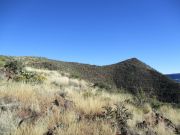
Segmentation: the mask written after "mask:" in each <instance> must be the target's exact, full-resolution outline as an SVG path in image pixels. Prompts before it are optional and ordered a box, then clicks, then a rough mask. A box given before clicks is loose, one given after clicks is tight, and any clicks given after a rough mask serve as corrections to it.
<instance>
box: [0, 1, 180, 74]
mask: <svg viewBox="0 0 180 135" xmlns="http://www.w3.org/2000/svg"><path fill="white" fill-rule="evenodd" d="M0 54H1V55H15V56H44V57H48V58H51V59H58V60H63V61H75V62H82V63H89V64H97V65H107V64H112V63H116V62H119V61H122V60H125V59H128V58H131V57H137V58H139V59H140V60H142V61H144V62H145V63H147V64H149V65H150V66H152V67H154V68H156V69H157V70H159V71H160V72H162V73H176V72H180V0H0Z"/></svg>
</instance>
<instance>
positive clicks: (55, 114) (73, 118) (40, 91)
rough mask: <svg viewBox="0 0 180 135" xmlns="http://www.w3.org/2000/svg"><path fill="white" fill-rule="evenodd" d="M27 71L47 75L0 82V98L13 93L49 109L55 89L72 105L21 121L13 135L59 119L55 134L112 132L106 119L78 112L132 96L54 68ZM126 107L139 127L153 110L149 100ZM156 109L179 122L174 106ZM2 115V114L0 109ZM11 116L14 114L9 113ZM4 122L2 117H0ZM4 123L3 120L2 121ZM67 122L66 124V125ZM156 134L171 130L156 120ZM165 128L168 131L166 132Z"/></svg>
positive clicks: (34, 134) (28, 104)
mask: <svg viewBox="0 0 180 135" xmlns="http://www.w3.org/2000/svg"><path fill="white" fill-rule="evenodd" d="M26 70H28V71H32V72H37V73H41V74H43V75H45V76H46V78H47V80H45V82H44V83H43V84H38V85H32V84H26V83H21V82H19V83H18V82H4V81H1V85H0V98H2V97H12V98H15V99H17V100H18V101H20V102H21V103H23V107H25V108H30V109H31V110H33V111H35V112H39V113H44V112H45V111H48V108H50V107H51V106H52V102H53V101H54V99H55V98H56V94H57V93H58V92H65V93H67V96H66V99H67V100H70V101H72V102H73V103H74V104H75V108H73V109H71V110H67V111H65V112H64V113H62V112H61V110H60V109H59V108H58V107H55V106H54V107H53V110H52V111H51V112H48V113H47V115H43V117H41V118H39V119H38V120H37V121H36V123H35V124H23V125H22V126H21V127H20V128H17V129H16V130H15V131H13V134H15V135H24V134H26V135H42V134H44V133H45V132H46V131H47V130H48V129H49V128H53V126H55V125H57V123H62V124H64V125H65V127H64V128H58V129H57V130H56V133H57V134H60V135H115V129H114V128H112V126H111V125H110V124H109V123H107V122H105V121H88V120H84V119H83V120H81V121H77V117H78V116H77V113H83V114H95V113H100V112H102V111H103V107H104V106H113V105H114V104H116V103H119V102H124V101H125V100H128V99H129V100H132V99H133V96H132V95H130V94H123V93H118V94H113V93H108V92H105V91H102V92H100V91H98V89H97V88H92V87H90V85H89V84H88V83H87V82H86V81H84V80H78V79H72V78H69V76H68V74H65V75H64V74H63V75H62V74H61V73H59V72H57V71H48V70H41V69H33V68H30V67H28V68H26ZM52 82H56V83H57V84H59V85H60V86H61V87H59V86H55V85H53V84H52ZM125 106H126V108H127V109H128V110H129V112H131V113H132V114H133V118H132V120H128V125H129V126H130V127H131V128H132V129H134V130H136V131H137V132H139V133H141V132H142V131H138V130H137V128H136V124H137V122H142V121H143V120H145V119H146V118H147V117H148V115H149V114H150V113H151V112H152V108H151V106H150V105H149V104H145V105H144V107H142V108H138V107H136V106H135V105H132V104H129V103H126V104H125ZM159 111H160V112H161V113H162V114H163V115H164V116H165V117H167V118H168V119H170V120H172V121H173V123H175V124H177V125H178V124H179V123H180V117H178V116H179V114H180V109H174V108H173V107H171V106H162V107H161V108H160V109H159ZM0 116H1V117H4V115H2V114H1V113H0ZM9 116H13V115H11V114H10V115H9ZM4 119H5V120H4V122H5V123H6V124H8V123H9V124H10V123H13V120H12V117H5V118H4ZM2 123H3V121H2ZM4 125H5V124H4ZM66 125H68V126H67V127H66ZM154 130H155V131H156V132H157V133H158V135H171V134H173V133H172V132H171V131H170V130H168V129H166V127H165V126H164V125H163V123H161V124H159V125H158V126H157V127H155V129H154ZM166 131H167V132H166Z"/></svg>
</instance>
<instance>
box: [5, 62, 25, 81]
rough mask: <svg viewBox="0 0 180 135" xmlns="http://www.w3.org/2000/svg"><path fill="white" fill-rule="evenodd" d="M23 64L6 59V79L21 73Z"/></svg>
mask: <svg viewBox="0 0 180 135" xmlns="http://www.w3.org/2000/svg"><path fill="white" fill-rule="evenodd" d="M23 67H24V66H23V64H22V63H21V62H20V61H17V60H10V61H7V62H6V63H5V65H4V70H5V74H6V77H7V79H8V80H10V79H13V78H14V77H16V75H19V74H21V72H22V70H23Z"/></svg>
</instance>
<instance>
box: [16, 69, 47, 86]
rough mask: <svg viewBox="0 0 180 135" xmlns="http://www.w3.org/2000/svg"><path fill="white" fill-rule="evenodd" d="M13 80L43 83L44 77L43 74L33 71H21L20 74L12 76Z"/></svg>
mask: <svg viewBox="0 0 180 135" xmlns="http://www.w3.org/2000/svg"><path fill="white" fill-rule="evenodd" d="M14 80H15V81H18V82H19V81H22V82H25V83H36V84H39V83H43V81H44V80H46V78H45V77H44V76H43V75H40V74H37V73H34V72H27V71H22V72H21V74H20V75H17V76H16V77H15V78H14Z"/></svg>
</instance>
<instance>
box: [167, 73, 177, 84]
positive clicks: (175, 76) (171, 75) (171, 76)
mask: <svg viewBox="0 0 180 135" xmlns="http://www.w3.org/2000/svg"><path fill="white" fill-rule="evenodd" d="M167 76H168V77H169V78H171V79H173V80H175V81H177V82H180V73H178V74H168V75H167Z"/></svg>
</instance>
